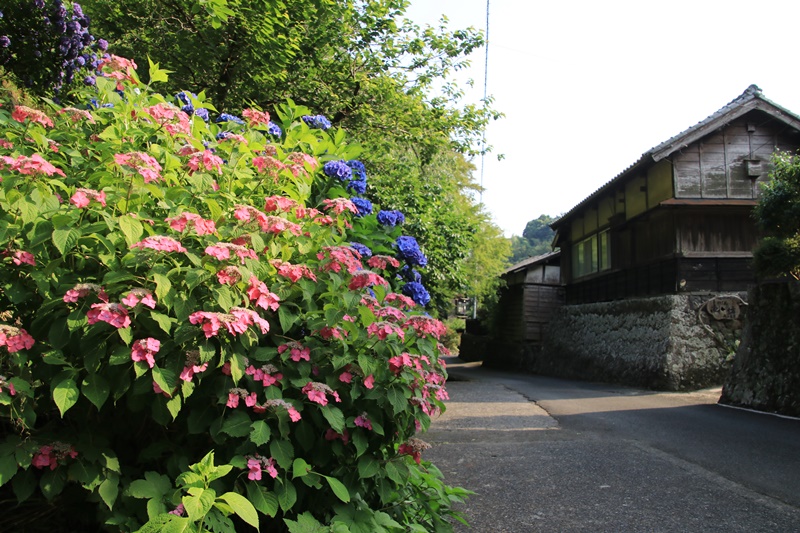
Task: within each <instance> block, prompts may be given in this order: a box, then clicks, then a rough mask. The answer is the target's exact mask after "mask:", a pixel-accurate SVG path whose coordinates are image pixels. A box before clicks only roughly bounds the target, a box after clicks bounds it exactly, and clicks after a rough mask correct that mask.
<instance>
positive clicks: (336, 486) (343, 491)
mask: <svg viewBox="0 0 800 533" xmlns="http://www.w3.org/2000/svg"><path fill="white" fill-rule="evenodd" d="M323 477H324V478H325V481H327V482H328V485H329V486H330V488H331V490H332V491H333V493H334V494H335V495H336V497H337V498H339V499H340V500H342V501H343V502H344V503H348V502H349V501H350V492H349V491H348V490H347V487H345V486H344V483H342V482H341V481H339V480H338V479H336V478H335V477H330V476H323Z"/></svg>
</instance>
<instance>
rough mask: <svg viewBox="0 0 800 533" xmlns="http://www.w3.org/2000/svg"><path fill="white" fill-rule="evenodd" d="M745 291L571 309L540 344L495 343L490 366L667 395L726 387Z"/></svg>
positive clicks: (487, 361) (556, 317) (553, 322)
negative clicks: (665, 392) (681, 391)
mask: <svg viewBox="0 0 800 533" xmlns="http://www.w3.org/2000/svg"><path fill="white" fill-rule="evenodd" d="M742 296H746V295H743V294H730V295H719V294H684V295H669V296H658V297H651V298H639V299H631V300H622V301H615V302H602V303H593V304H582V305H567V306H564V307H562V308H560V309H559V310H557V311H556V312H555V313H554V314H553V317H552V320H551V322H550V330H549V332H548V335H547V336H546V338H545V342H544V345H543V346H542V347H535V346H512V345H505V346H504V345H503V343H502V342H500V343H496V344H495V345H493V347H492V350H491V352H490V353H491V357H487V358H486V359H485V360H484V364H485V365H487V364H488V366H495V367H503V368H507V369H514V370H517V369H519V370H525V371H531V372H536V373H539V374H545V375H553V376H561V377H569V378H578V379H587V380H592V381H604V382H613V383H621V384H626V385H631V386H638V387H646V388H652V389H662V390H691V389H699V388H704V387H708V386H713V385H721V384H722V382H723V381H724V379H725V376H726V375H727V373H728V371H729V369H730V365H731V361H732V359H733V354H734V352H735V347H736V344H737V342H738V339H739V337H740V334H741V330H742V323H743V311H744V309H745V307H746V305H747V304H746V303H745V301H744V299H743V298H742Z"/></svg>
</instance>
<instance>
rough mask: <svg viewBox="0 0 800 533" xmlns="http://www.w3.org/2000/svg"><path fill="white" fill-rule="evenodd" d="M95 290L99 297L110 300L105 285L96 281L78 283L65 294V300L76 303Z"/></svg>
mask: <svg viewBox="0 0 800 533" xmlns="http://www.w3.org/2000/svg"><path fill="white" fill-rule="evenodd" d="M93 292H95V293H97V297H98V298H100V299H101V300H102V301H104V302H108V295H107V294H106V292H105V291H104V290H103V287H101V286H100V285H97V284H94V283H78V284H77V285H75V286H74V287H72V288H71V289H69V290H68V291H67V292H66V293H65V294H64V298H63V300H64V301H65V302H67V303H75V302H77V301H78V300H79V299H80V298H85V297H86V296H88V295H89V294H90V293H93Z"/></svg>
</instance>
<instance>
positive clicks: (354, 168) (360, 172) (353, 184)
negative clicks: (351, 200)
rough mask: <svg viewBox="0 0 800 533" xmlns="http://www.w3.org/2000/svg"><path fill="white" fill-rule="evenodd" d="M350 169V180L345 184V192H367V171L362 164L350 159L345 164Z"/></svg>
mask: <svg viewBox="0 0 800 533" xmlns="http://www.w3.org/2000/svg"><path fill="white" fill-rule="evenodd" d="M345 164H346V165H347V166H348V167H350V170H351V174H352V178H351V179H350V182H349V183H348V184H347V190H348V191H349V192H352V193H355V194H364V192H366V190H367V169H366V167H364V163H362V162H361V161H358V160H357V159H351V160H350V161H347V162H346V163H345Z"/></svg>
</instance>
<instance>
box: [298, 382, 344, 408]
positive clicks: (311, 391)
mask: <svg viewBox="0 0 800 533" xmlns="http://www.w3.org/2000/svg"><path fill="white" fill-rule="evenodd" d="M300 392H302V393H303V394H305V395H306V396H307V397H308V399H309V400H311V401H312V402H315V403H318V404H320V405H328V396H327V395H331V396H332V397H333V399H334V400H336V401H337V402H341V401H342V400H341V399H340V398H339V393H338V392H336V391H335V390H333V389H331V388H330V387H328V386H327V385H325V384H324V383H320V382H318V381H309V382H308V383H306V385H305V386H304V387H303V388H302V389H300Z"/></svg>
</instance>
